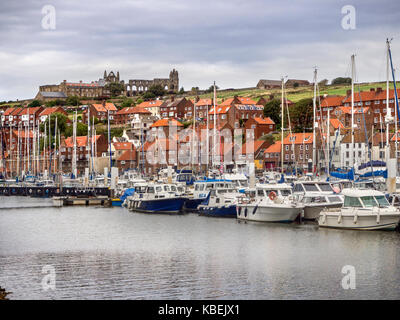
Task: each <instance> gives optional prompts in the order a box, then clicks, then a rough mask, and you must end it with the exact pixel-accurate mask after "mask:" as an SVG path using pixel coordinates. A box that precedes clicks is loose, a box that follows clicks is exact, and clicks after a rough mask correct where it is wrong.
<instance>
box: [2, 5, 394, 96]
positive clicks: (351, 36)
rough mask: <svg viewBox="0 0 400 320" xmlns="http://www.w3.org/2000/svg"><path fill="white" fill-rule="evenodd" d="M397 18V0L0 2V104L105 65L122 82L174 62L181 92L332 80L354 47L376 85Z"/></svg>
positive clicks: (363, 76)
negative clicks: (348, 8)
mask: <svg viewBox="0 0 400 320" xmlns="http://www.w3.org/2000/svg"><path fill="white" fill-rule="evenodd" d="M46 5H51V6H52V8H54V12H55V15H49V12H48V11H42V10H44V9H43V8H44V7H45V6H46ZM348 5H351V6H353V8H354V10H355V11H354V12H355V20H354V19H353V20H351V22H352V23H350V22H349V20H348V19H347V17H349V16H350V15H349V13H348V11H345V12H344V13H342V8H343V7H344V6H348ZM46 8H47V7H45V9H46ZM399 16H400V1H398V0H390V1H389V0H382V1H376V0H374V1H370V0H358V1H350V0H345V1H342V0H298V1H296V0H279V1H278V0H243V1H238V0H213V1H212V0H202V1H193V0H168V1H167V0H131V1H128V0H113V1H103V0H85V1H78V0H47V1H41V0H30V1H26V0H18V1H15V0H1V2H0V101H3V100H6V101H8V100H15V99H20V100H22V99H30V98H33V97H34V96H35V95H36V93H37V92H38V89H39V86H40V85H44V84H59V83H60V82H62V81H63V80H67V81H71V82H78V81H80V80H82V81H83V82H90V81H94V80H98V79H99V78H101V77H102V76H103V73H104V70H107V72H108V71H111V70H112V71H114V72H115V73H116V71H119V72H120V77H121V79H123V80H125V82H126V81H127V80H129V79H153V78H167V77H168V75H169V72H170V70H172V69H173V68H175V69H177V70H178V72H179V79H180V86H181V87H182V86H183V87H184V88H185V89H186V90H190V88H192V87H199V88H201V89H205V88H208V87H209V86H210V85H211V84H212V83H213V81H216V84H217V85H218V86H219V87H220V88H246V87H254V86H256V84H257V82H258V80H259V79H272V80H275V79H276V80H278V79H280V78H281V77H288V78H292V79H293V78H295V79H306V80H309V81H312V80H313V79H312V77H313V69H314V67H317V68H318V79H319V80H322V79H329V80H332V79H333V78H335V77H339V76H350V75H351V74H350V56H351V55H352V54H353V53H354V54H355V55H356V72H357V81H359V82H367V81H383V80H385V79H386V56H385V41H386V38H393V40H392V43H391V46H392V55H393V64H394V67H395V68H396V66H398V67H399V69H400V19H399ZM53 18H54V19H53ZM343 19H344V22H345V23H344V25H345V27H346V25H348V24H349V23H350V25H352V26H354V28H353V29H348V28H347V29H346V28H343V21H342V20H343ZM52 21H55V25H54V24H51V23H49V22H52ZM346 23H347V24H346ZM49 26H50V27H49ZM53 27H54V28H53ZM396 63H397V64H396ZM399 74H400V73H399Z"/></svg>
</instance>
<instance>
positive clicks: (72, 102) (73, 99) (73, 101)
mask: <svg viewBox="0 0 400 320" xmlns="http://www.w3.org/2000/svg"><path fill="white" fill-rule="evenodd" d="M65 104H66V105H67V106H79V105H80V104H81V102H80V100H79V97H77V96H70V97H68V98H67V100H66V101H65Z"/></svg>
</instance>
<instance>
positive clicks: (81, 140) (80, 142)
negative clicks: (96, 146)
mask: <svg viewBox="0 0 400 320" xmlns="http://www.w3.org/2000/svg"><path fill="white" fill-rule="evenodd" d="M100 137H101V135H97V136H94V137H93V138H94V140H95V141H97V140H98V139H99V138H100ZM90 142H92V141H90ZM87 144H88V137H87V136H79V137H76V147H77V148H78V147H86V146H87ZM65 146H66V147H67V148H73V147H74V139H73V137H68V138H67V139H65Z"/></svg>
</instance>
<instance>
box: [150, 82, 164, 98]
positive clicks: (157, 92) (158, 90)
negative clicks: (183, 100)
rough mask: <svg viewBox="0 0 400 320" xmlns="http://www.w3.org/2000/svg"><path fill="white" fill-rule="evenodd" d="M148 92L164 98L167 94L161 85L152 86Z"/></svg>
mask: <svg viewBox="0 0 400 320" xmlns="http://www.w3.org/2000/svg"><path fill="white" fill-rule="evenodd" d="M147 92H151V93H152V94H153V95H154V96H155V97H162V96H164V95H165V94H166V93H167V92H166V91H165V89H164V87H163V86H162V85H160V84H155V85H152V86H151V87H150V88H149V90H147Z"/></svg>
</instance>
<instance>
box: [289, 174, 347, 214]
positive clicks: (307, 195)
mask: <svg viewBox="0 0 400 320" xmlns="http://www.w3.org/2000/svg"><path fill="white" fill-rule="evenodd" d="M293 194H294V195H295V196H296V197H297V200H298V201H299V202H300V203H302V204H303V205H304V210H303V218H304V219H305V220H316V219H318V218H319V214H320V212H321V210H322V209H325V208H340V207H342V205H343V196H342V195H339V194H337V193H335V190H334V189H333V188H332V186H331V185H330V184H329V183H328V182H326V181H298V182H296V183H295V185H294V187H293Z"/></svg>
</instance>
